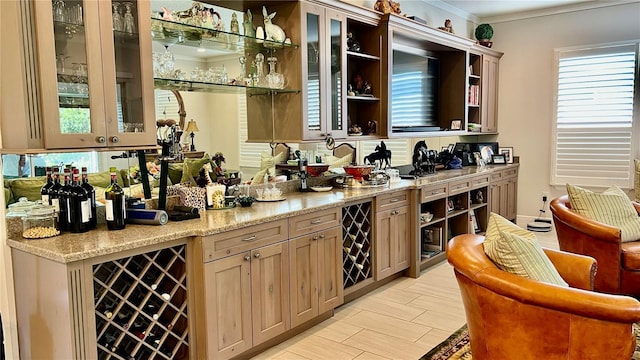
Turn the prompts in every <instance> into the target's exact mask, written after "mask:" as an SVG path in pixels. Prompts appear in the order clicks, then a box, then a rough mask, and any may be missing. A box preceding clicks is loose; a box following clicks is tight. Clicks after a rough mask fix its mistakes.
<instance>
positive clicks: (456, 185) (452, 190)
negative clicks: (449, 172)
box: [449, 179, 471, 195]
mask: <svg viewBox="0 0 640 360" xmlns="http://www.w3.org/2000/svg"><path fill="white" fill-rule="evenodd" d="M470 188H471V180H470V179H467V180H459V181H452V182H450V183H449V195H455V194H459V193H462V192H465V191H469V189H470Z"/></svg>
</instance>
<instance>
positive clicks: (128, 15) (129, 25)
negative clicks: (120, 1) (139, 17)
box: [124, 2, 136, 34]
mask: <svg viewBox="0 0 640 360" xmlns="http://www.w3.org/2000/svg"><path fill="white" fill-rule="evenodd" d="M124 8H125V13H124V32H126V33H127V34H134V33H135V32H136V23H135V19H134V18H133V13H132V12H131V9H132V8H133V3H130V2H127V3H124Z"/></svg>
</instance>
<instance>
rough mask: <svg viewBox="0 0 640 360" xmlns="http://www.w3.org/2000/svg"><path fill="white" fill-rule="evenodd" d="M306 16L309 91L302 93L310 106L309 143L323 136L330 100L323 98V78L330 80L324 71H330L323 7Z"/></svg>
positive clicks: (305, 63)
mask: <svg viewBox="0 0 640 360" xmlns="http://www.w3.org/2000/svg"><path fill="white" fill-rule="evenodd" d="M304 9H305V13H304V14H302V20H303V21H304V24H303V26H304V27H303V29H304V28H305V27H306V31H305V32H303V33H302V37H303V40H302V43H303V44H306V56H305V54H304V52H305V49H303V50H302V51H303V57H302V60H303V70H304V77H305V80H306V81H304V82H303V83H305V84H307V88H306V89H303V91H302V98H303V102H304V104H305V105H306V109H305V110H306V111H305V112H304V117H305V121H304V137H305V139H313V138H315V139H319V138H321V135H320V133H322V130H323V129H322V119H323V117H324V116H326V114H324V109H326V97H324V96H322V95H321V94H322V93H323V91H325V90H324V88H323V87H322V84H323V82H324V80H322V79H323V77H325V78H326V76H325V74H324V71H325V69H326V68H327V66H326V61H325V58H324V56H322V55H323V53H324V51H326V50H324V48H323V47H324V43H325V40H324V27H323V24H322V21H324V9H323V8H322V7H320V6H315V5H310V4H307V5H305V7H304ZM305 25H306V26H305Z"/></svg>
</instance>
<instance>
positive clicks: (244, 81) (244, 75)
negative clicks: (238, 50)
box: [236, 55, 247, 85]
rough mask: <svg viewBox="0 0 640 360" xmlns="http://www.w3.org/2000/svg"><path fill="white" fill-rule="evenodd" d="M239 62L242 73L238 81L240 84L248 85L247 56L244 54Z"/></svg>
mask: <svg viewBox="0 0 640 360" xmlns="http://www.w3.org/2000/svg"><path fill="white" fill-rule="evenodd" d="M238 62H239V63H240V74H239V75H238V78H237V79H236V83H238V84H240V85H247V70H246V68H245V64H246V63H247V58H246V57H245V56H244V55H242V56H240V58H238Z"/></svg>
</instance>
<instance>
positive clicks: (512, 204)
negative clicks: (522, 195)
mask: <svg viewBox="0 0 640 360" xmlns="http://www.w3.org/2000/svg"><path fill="white" fill-rule="evenodd" d="M504 187H505V194H506V201H505V202H506V210H505V213H506V218H507V219H509V220H515V219H516V217H517V215H518V214H517V205H518V198H517V197H518V180H517V179H509V180H507V181H505V182H504Z"/></svg>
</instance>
